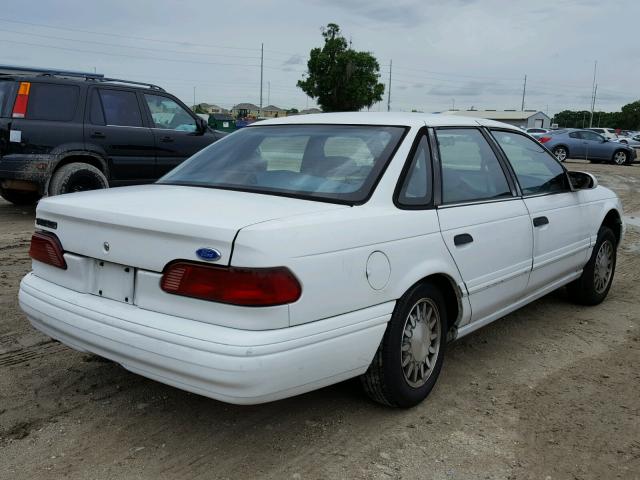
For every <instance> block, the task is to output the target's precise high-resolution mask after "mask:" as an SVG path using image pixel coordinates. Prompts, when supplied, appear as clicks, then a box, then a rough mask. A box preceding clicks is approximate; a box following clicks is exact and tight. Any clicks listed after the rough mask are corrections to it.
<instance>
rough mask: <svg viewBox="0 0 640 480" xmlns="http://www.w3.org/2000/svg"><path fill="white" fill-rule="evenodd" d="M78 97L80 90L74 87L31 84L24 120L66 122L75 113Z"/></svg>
mask: <svg viewBox="0 0 640 480" xmlns="http://www.w3.org/2000/svg"><path fill="white" fill-rule="evenodd" d="M79 95H80V89H79V88H78V87H76V86H74V85H57V84H55V83H32V84H31V89H30V91H29V103H28V104H27V115H26V118H28V119H29V120H51V121H56V122H68V121H70V120H72V119H73V116H74V115H75V113H76V107H77V106H78V97H79Z"/></svg>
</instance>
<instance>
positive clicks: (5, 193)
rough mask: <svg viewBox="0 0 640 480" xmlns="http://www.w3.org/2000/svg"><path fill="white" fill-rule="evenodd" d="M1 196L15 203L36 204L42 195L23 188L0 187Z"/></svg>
mask: <svg viewBox="0 0 640 480" xmlns="http://www.w3.org/2000/svg"><path fill="white" fill-rule="evenodd" d="M0 197H2V198H4V199H5V200H6V201H7V202H11V203H13V204H14V205H34V204H35V203H36V202H37V201H38V200H40V198H41V197H42V195H40V194H39V193H38V192H28V191H22V190H7V189H4V188H0Z"/></svg>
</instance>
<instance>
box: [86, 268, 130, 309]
mask: <svg viewBox="0 0 640 480" xmlns="http://www.w3.org/2000/svg"><path fill="white" fill-rule="evenodd" d="M94 273H95V274H94V277H93V278H94V282H93V294H94V295H98V296H100V297H104V298H109V299H111V300H117V301H118V302H124V303H130V304H133V293H134V292H133V289H134V281H133V280H134V276H135V269H134V268H133V267H128V266H126V265H119V264H117V263H111V262H105V261H103V260H95V265H94Z"/></svg>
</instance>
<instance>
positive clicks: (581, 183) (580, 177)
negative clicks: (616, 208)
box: [567, 171, 598, 190]
mask: <svg viewBox="0 0 640 480" xmlns="http://www.w3.org/2000/svg"><path fill="white" fill-rule="evenodd" d="M567 174H568V175H569V181H570V182H571V186H572V187H573V189H574V190H589V189H592V188H596V187H597V186H598V179H596V177H594V176H593V175H591V174H590V173H587V172H570V171H569V172H567Z"/></svg>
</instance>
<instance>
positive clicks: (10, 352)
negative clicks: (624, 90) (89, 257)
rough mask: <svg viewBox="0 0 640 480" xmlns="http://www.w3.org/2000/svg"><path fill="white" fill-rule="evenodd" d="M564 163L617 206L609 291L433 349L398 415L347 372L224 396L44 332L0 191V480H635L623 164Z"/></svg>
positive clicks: (638, 243) (633, 292)
mask: <svg viewBox="0 0 640 480" xmlns="http://www.w3.org/2000/svg"><path fill="white" fill-rule="evenodd" d="M567 165H568V166H569V167H570V168H572V169H582V170H588V171H591V172H593V173H595V174H596V176H597V177H598V178H599V180H600V182H601V183H602V184H604V185H606V186H609V187H611V188H613V189H614V190H615V191H616V192H617V193H618V195H620V196H621V197H622V199H623V204H624V206H625V212H626V216H627V220H628V231H627V236H626V238H625V240H624V243H623V244H622V246H621V248H620V250H619V258H618V269H617V272H616V276H615V281H614V284H613V288H612V290H611V292H610V294H609V298H608V299H607V300H606V301H605V302H604V303H603V304H602V305H600V306H597V307H592V308H586V307H579V306H575V305H572V304H571V303H569V302H568V301H567V298H566V294H565V292H564V291H563V290H559V291H557V292H554V293H552V294H550V295H548V296H546V297H545V298H542V299H540V300H538V301H537V302H535V303H533V304H531V305H529V306H527V307H525V308H522V309H521V310H519V311H517V312H515V313H513V314H511V315H509V316H507V317H505V318H503V319H501V320H499V321H497V322H494V323H493V324H491V325H489V326H488V327H485V328H483V329H481V330H480V331H478V332H476V333H474V334H471V335H469V336H468V337H465V338H464V339H462V340H460V341H458V342H456V343H454V344H452V345H450V347H449V350H448V352H447V357H446V359H445V364H444V368H443V371H442V375H441V377H440V380H439V383H438V385H437V386H436V388H435V390H434V391H433V392H432V394H431V396H430V397H429V398H428V400H427V401H425V402H424V403H422V404H421V405H419V406H418V407H415V408H413V409H410V410H389V409H386V408H383V407H380V406H378V405H375V404H373V403H371V402H369V401H368V400H367V399H366V398H365V397H364V396H363V394H362V393H361V392H360V390H359V388H358V384H357V382H355V381H349V382H344V383H341V384H339V385H335V386H332V387H328V388H324V389H322V390H319V391H316V392H312V393H308V394H306V395H302V396H299V397H295V398H291V399H287V400H283V401H279V402H274V403H270V404H266V405H259V406H251V407H239V406H233V405H227V404H224V403H220V402H216V401H214V400H210V399H207V398H204V397H200V396H197V395H192V394H189V393H186V392H183V391H180V390H177V389H174V388H171V387H168V386H166V385H162V384H159V383H156V382H153V381H151V380H147V379H145V378H142V377H139V376H136V375H134V374H132V373H129V372H127V371H125V370H124V369H123V368H121V367H120V366H118V365H117V364H114V363H110V362H106V361H102V360H100V359H96V358H95V357H91V356H88V355H84V354H81V353H78V352H75V351H73V350H71V349H69V348H67V347H65V346H63V345H61V344H59V343H56V342H53V341H51V340H50V339H49V338H47V337H46V336H44V335H42V334H40V333H38V332H37V331H35V330H34V329H33V328H31V326H30V325H29V324H28V322H27V321H26V319H25V317H24V315H23V314H22V313H21V311H20V309H19V308H18V302H17V290H18V284H19V282H20V279H21V277H22V276H23V275H24V274H25V273H26V272H27V271H28V270H29V266H30V261H29V259H28V255H27V250H28V243H29V238H30V235H31V232H32V231H33V219H34V210H33V209H24V208H18V207H14V206H12V205H10V204H8V203H6V202H3V201H2V200H0V478H7V479H9V478H10V479H12V480H18V479H32V478H37V477H42V478H47V479H50V478H51V479H53V478H70V479H88V478H92V479H113V478H126V479H137V478H139V479H147V478H153V479H165V478H167V479H168V478H273V479H280V478H302V479H304V478H363V479H365V478H366V479H369V478H408V479H411V478H432V479H451V478H463V479H466V478H474V479H475V478H480V479H526V478H532V479H588V478H593V479H612V478H624V479H640V288H639V287H638V284H639V282H640V195H639V187H640V166H639V165H634V166H627V167H617V166H611V165H590V164H588V163H586V162H568V163H567Z"/></svg>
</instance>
